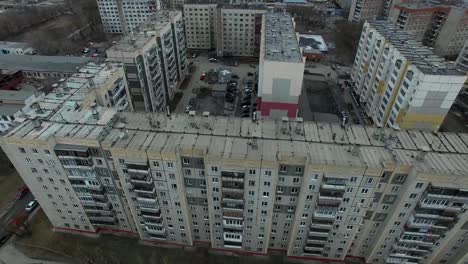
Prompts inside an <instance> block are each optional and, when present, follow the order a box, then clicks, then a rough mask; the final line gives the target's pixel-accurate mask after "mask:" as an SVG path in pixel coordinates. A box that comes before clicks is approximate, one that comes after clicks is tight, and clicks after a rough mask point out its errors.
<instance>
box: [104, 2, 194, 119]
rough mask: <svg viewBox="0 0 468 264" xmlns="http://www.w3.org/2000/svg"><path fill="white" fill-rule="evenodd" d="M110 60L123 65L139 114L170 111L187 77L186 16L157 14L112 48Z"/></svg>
mask: <svg viewBox="0 0 468 264" xmlns="http://www.w3.org/2000/svg"><path fill="white" fill-rule="evenodd" d="M107 57H108V58H109V59H110V60H112V61H119V62H122V63H123V65H124V69H125V74H126V78H127V80H128V83H129V89H130V96H131V102H132V105H133V108H134V109H135V110H137V111H148V112H158V111H159V112H161V111H162V112H164V111H166V107H167V106H168V105H169V101H170V100H171V99H172V98H173V96H174V93H175V90H176V89H177V88H178V87H179V86H180V84H181V83H182V81H183V80H184V79H185V75H186V73H187V60H186V40H185V30H184V24H183V20H182V13H181V12H178V11H170V12H165V11H160V12H157V13H156V14H155V15H153V16H152V17H150V18H148V19H147V20H146V22H145V23H143V24H141V25H140V31H139V32H137V33H134V34H131V35H129V36H126V37H124V38H123V39H121V40H120V41H119V42H118V43H116V44H114V45H113V46H112V47H111V48H109V49H108V50H107Z"/></svg>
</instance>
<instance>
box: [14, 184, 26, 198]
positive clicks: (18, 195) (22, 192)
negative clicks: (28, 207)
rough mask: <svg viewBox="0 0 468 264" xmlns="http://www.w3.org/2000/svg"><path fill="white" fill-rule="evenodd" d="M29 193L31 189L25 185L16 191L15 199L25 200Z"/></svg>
mask: <svg viewBox="0 0 468 264" xmlns="http://www.w3.org/2000/svg"><path fill="white" fill-rule="evenodd" d="M28 192H29V188H28V187H27V186H26V185H23V186H21V187H19V188H18V190H16V194H15V199H16V200H19V199H21V198H23V197H24V196H25V195H26V194H27V193H28Z"/></svg>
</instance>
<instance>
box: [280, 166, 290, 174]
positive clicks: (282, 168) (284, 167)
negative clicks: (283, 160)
mask: <svg viewBox="0 0 468 264" xmlns="http://www.w3.org/2000/svg"><path fill="white" fill-rule="evenodd" d="M287 170H288V168H287V167H286V166H284V165H281V166H280V171H281V172H286V171H287Z"/></svg>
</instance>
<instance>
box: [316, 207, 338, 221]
mask: <svg viewBox="0 0 468 264" xmlns="http://www.w3.org/2000/svg"><path fill="white" fill-rule="evenodd" d="M337 212H338V210H337V209H336V208H335V207H317V208H316V209H315V211H314V214H313V217H314V219H319V220H334V219H335V216H336V213H337Z"/></svg>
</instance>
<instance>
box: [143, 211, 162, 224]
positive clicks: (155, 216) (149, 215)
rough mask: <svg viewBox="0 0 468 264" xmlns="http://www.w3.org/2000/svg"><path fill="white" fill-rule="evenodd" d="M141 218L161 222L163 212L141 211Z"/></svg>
mask: <svg viewBox="0 0 468 264" xmlns="http://www.w3.org/2000/svg"><path fill="white" fill-rule="evenodd" d="M141 217H143V218H144V219H146V220H148V221H149V220H161V219H162V216H161V210H158V212H150V211H146V210H142V211H141Z"/></svg>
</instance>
